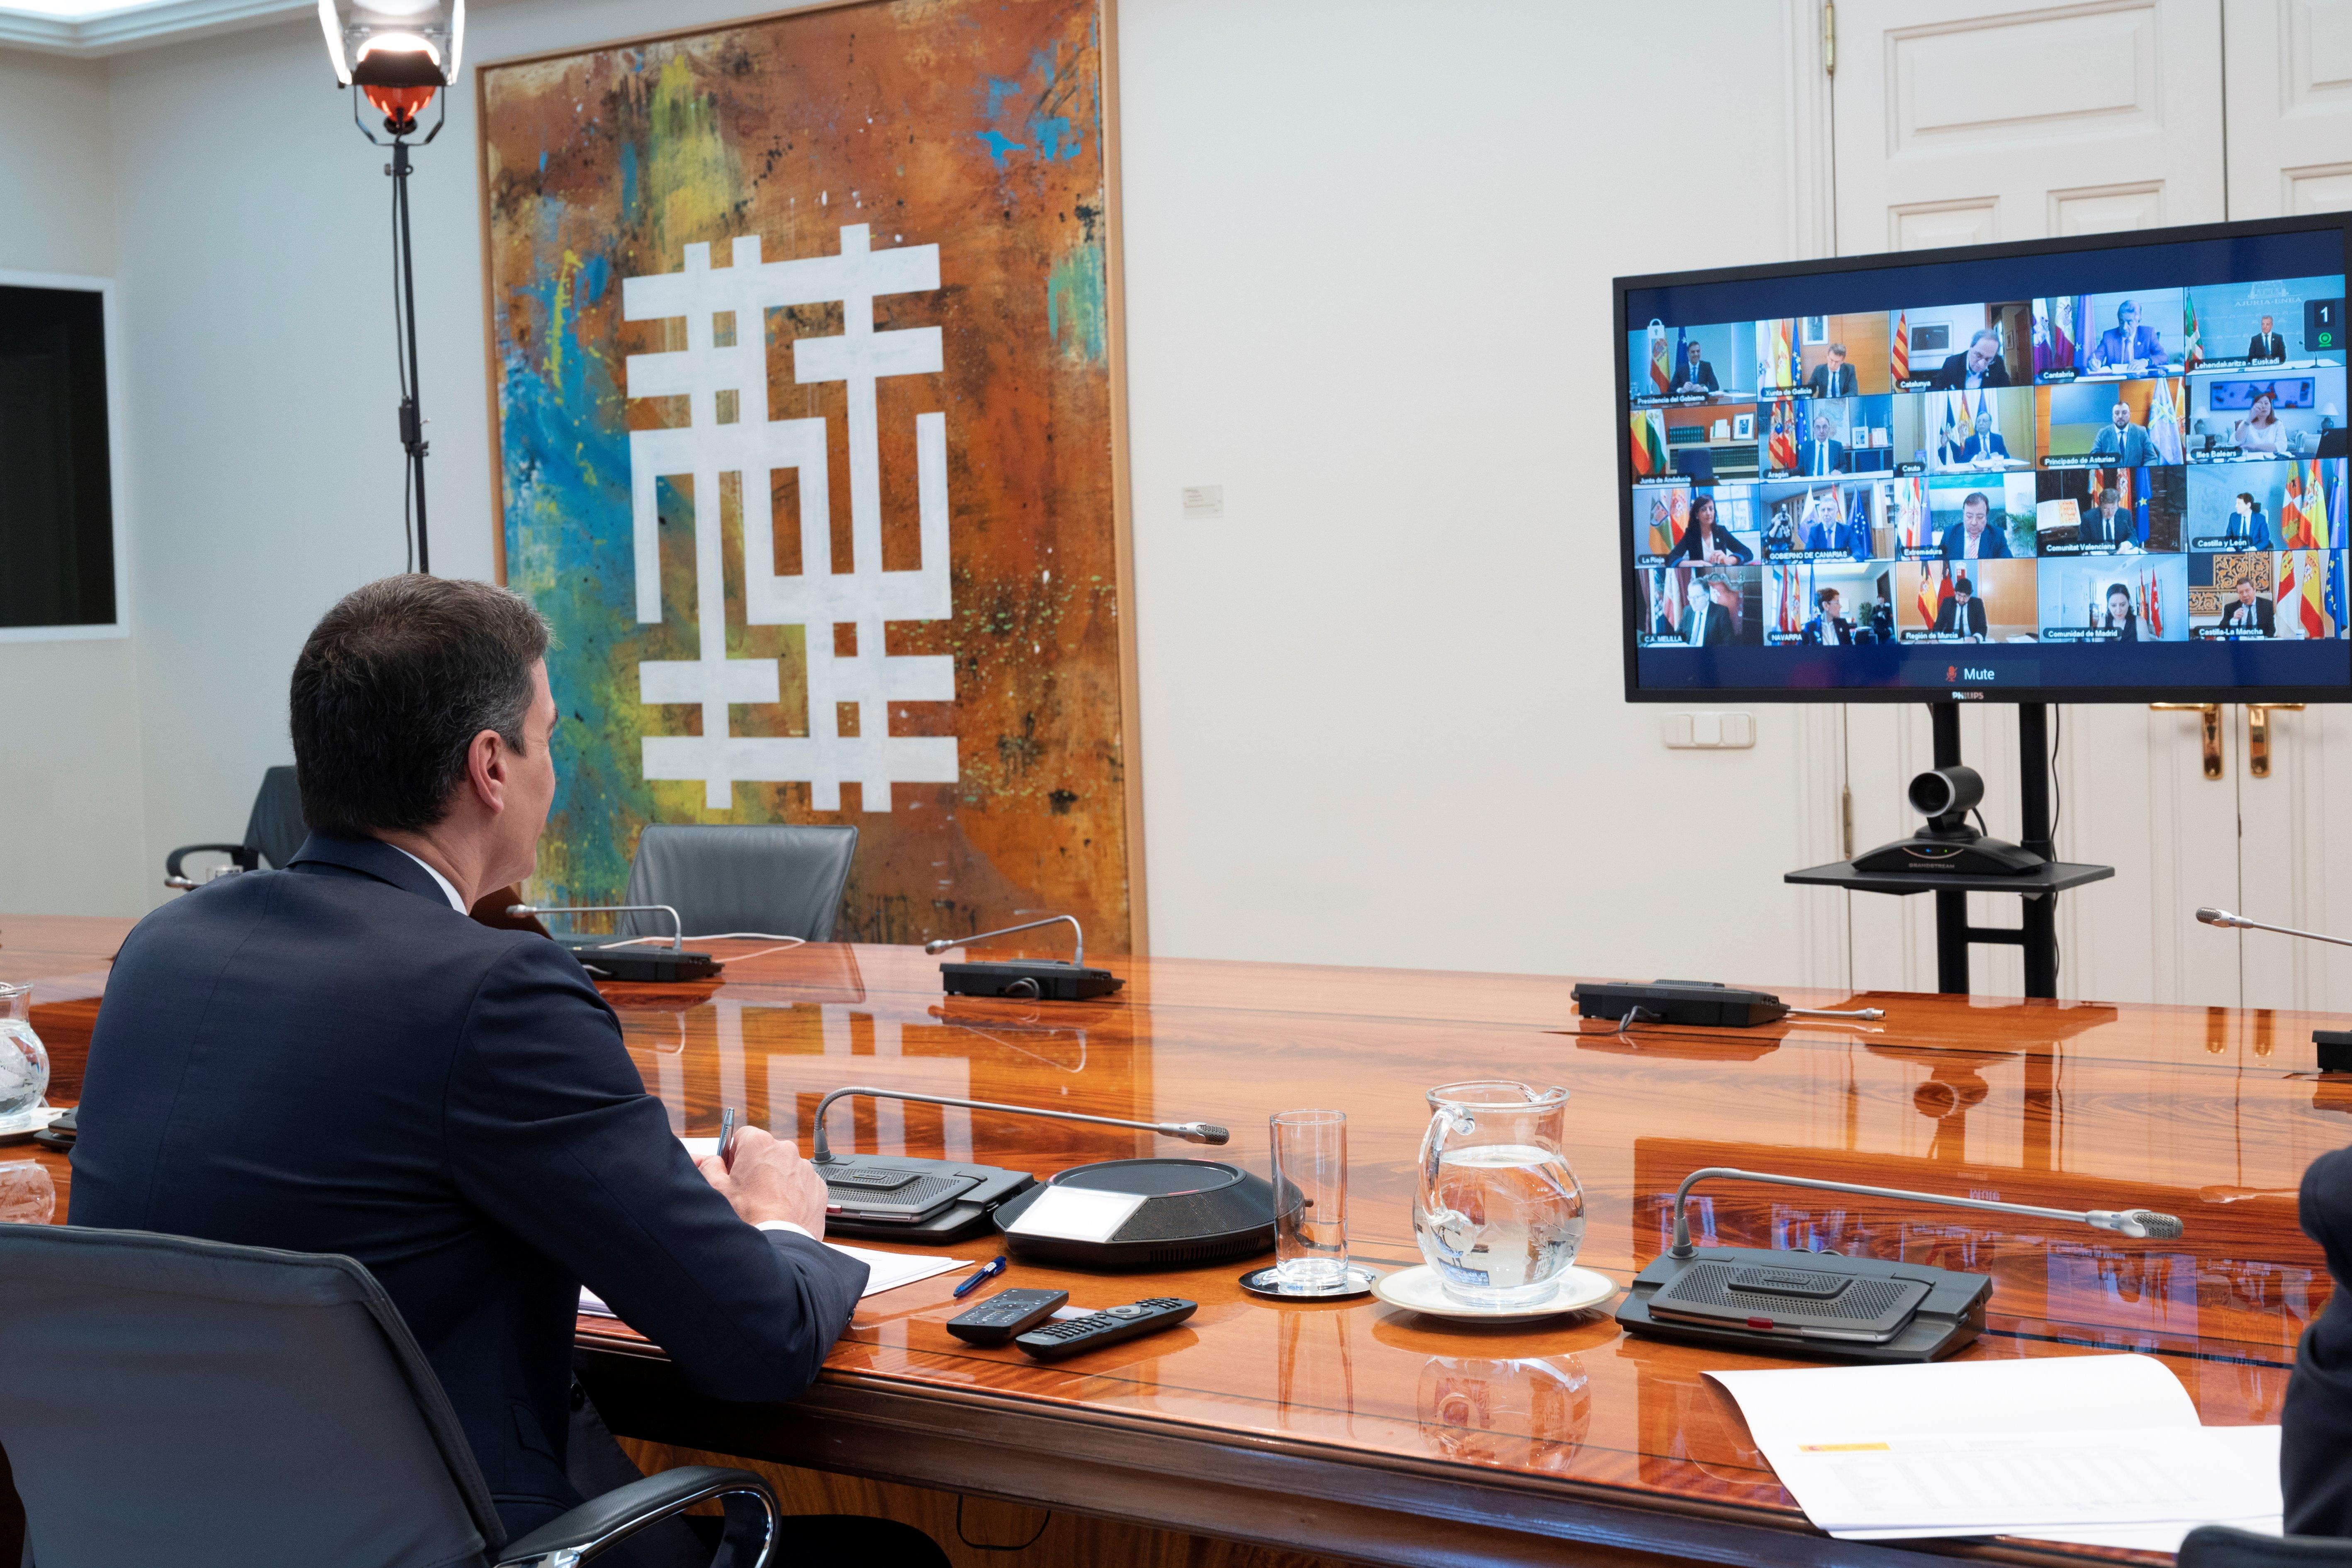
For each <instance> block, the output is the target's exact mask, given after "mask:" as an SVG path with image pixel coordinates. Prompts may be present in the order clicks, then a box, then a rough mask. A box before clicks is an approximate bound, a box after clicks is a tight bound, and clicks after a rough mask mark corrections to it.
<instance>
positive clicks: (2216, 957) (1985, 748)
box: [1832, 0, 2242, 1004]
mask: <svg viewBox="0 0 2352 1568" xmlns="http://www.w3.org/2000/svg"><path fill="white" fill-rule="evenodd" d="M1991 9H1992V8H1991V7H1990V5H1987V4H1986V0H1838V5H1837V9H1836V28H1837V56H1836V70H1835V74H1834V76H1833V77H1832V114H1833V121H1834V129H1833V139H1834V142H1835V146H1836V155H1837V165H1836V168H1837V173H1836V207H1837V241H1838V249H1839V250H1840V252H1841V253H1843V254H1861V253H1867V252H1872V251H1879V250H1916V249H1922V248H1929V247H1937V246H1946V245H1976V244H1986V243H1991V242H1996V241H2001V240H2017V239H2033V238H2040V237H2047V236H2052V235H2063V234H2089V233H2097V232H2103V231H2107V230H2114V229H2129V228H2148V227H2156V226H2162V225H2167V224H2184V223H2208V222H2213V221H2217V220H2219V219H2221V217H2223V216H2225V210H2224V200H2223V190H2224V171H2223V154H2222V134H2221V132H2222V125H2221V63H2220V60H2221V5H2220V3H2219V0H2137V3H2126V4H2107V5H2096V4H2094V5H2081V4H2074V5H2022V6H2020V5H2005V6H2003V7H2001V8H2000V12H1999V14H1998V15H1987V14H1986V13H1987V12H1989V11H1990V10H1991ZM2225 719H2227V720H2229V721H2234V719H2235V714H2234V712H2233V711H2230V710H2225ZM2052 721H2053V730H2054V731H2056V735H2055V741H2056V744H2055V751H2056V753H2057V763H2056V769H2055V773H2054V780H2053V783H2054V787H2055V790H2056V793H2057V797H2058V801H2059V804H2060V813H2059V819H2058V832H2057V843H2058V850H2059V853H2060V855H2061V856H2062V857H2063V858H2066V859H2069V860H2087V861H2095V862H2101V863H2104V864H2107V865H2111V866H2114V867H2115V868H2116V877H2115V879H2113V880H2112V881H2107V882H2101V883H2097V884H2095V885H2093V886H2092V887H2090V888H2087V889H2083V890H2081V891H2079V892H2074V893H2068V894H2065V895H2063V897H2062V898H2061V899H2060V900H2059V917H2058V940H2059V945H2060V966H2059V977H2058V984H2059V992H2060V994H2062V995H2070V996H2091V997H2098V998H2103V999H2106V1000H2114V1001H2153V1002H2192V1003H2211V1004H2221V1003H2235V1002H2236V1001H2237V1000H2238V997H2239V971H2238V950H2237V946H2236V944H2235V942H2232V941H2231V938H2230V937H2229V936H2227V935H2225V934H2223V933H2222V932H2221V931H2216V930H2214V929H2212V928H2210V927H2206V926H2200V925H2198V924H2197V923H2196V921H2195V920H2194V919H2193V917H2192V910H2194V908H2195V906H2196V905H2197V904H2199V903H2223V902H2226V901H2227V899H2228V898H2229V897H2231V896H2234V895H2235V893H2236V890H2237V881H2238V849H2237V843H2238V831H2237V816H2238V813H2237V793H2236V792H2237V787H2238V780H2239V776H2240V774H2241V773H2242V770H2241V769H2239V768H2237V767H2234V766H2232V767H2230V768H2228V769H2226V770H2225V771H2224V774H2223V776H2222V777H2221V779H2219V780H2212V779H2208V778H2207V777H2206V776H2205V771H2204V768H2203V765H2202V760H2201V747H2200V743H2199V742H2200V717H2199V715H2196V714H2193V713H2185V714H2184V713H2163V712H2151V711H2149V710H2147V709H2146V708H2145V707H2140V706H2078V707H2074V708H2069V709H2066V710H2063V712H2059V711H2053V714H2052ZM1961 731H1962V747H1963V752H1964V753H1965V755H1966V757H1967V759H1968V761H1969V763H1971V764H1972V765H1974V766H1976V767H1977V768H1978V769H1979V772H1981V773H1984V775H1985V784H1986V811H1985V816H1986V819H1987V822H1988V825H1989V826H1990V828H1991V830H1992V832H1993V833H1994V834H1995V835H1996V836H1997V837H2004V838H2014V837H2017V834H2018V826H2019V825H2018V818H2017V810H2018V806H2017V783H2018V777H2019V773H2018V765H2019V759H2018V756H2017V728H2016V715H2015V711H2014V710H2012V709H2011V708H2009V707H2006V706H1995V705H1992V704H1986V705H1984V706H1983V707H1981V708H1976V707H1971V708H1968V709H1964V710H1963V713H1962V726H1961ZM1846 737H1847V752H1846V760H1847V777H1848V780H1849V788H1850V789H1851V790H1852V792H1853V844H1854V847H1855V848H1856V849H1858V850H1859V849H1864V848H1867V847H1870V846H1871V845H1874V844H1878V843H1883V842H1885V841H1886V840H1888V839H1891V838H1896V837H1902V836H1904V835H1906V834H1907V833H1909V832H1910V831H1911V829H1912V828H1913V826H1915V825H1916V818H1915V817H1914V816H1913V815H1912V813H1911V811H1910V808H1909V806H1908V805H1907V804H1906V802H1905V800H1904V795H1903V786H1904V784H1905V782H1906V780H1907V779H1908V778H1909V776H1910V774H1911V773H1913V772H1915V771H1916V770H1918V769H1922V768H1925V767H1927V766H1928V765H1929V761H1930V752H1929V746H1928V740H1927V716H1926V714H1925V712H1924V711H1922V710H1921V709H1920V708H1919V707H1917V706H1913V705H1908V704H1905V705H1869V706H1864V705H1859V704H1857V705H1854V706H1853V707H1851V708H1850V709H1849V710H1848V714H1847V721H1846ZM1850 897H1851V898H1852V900H1853V907H1852V911H1851V917H1850V919H1851V928H1852V930H1853V954H1854V984H1856V986H1858V987H1870V986H1884V987H1895V988H1901V989H1906V990H1933V989H1934V988H1935V984H1936V962H1935V941H1934V931H1935V910H1934V907H1933V905H1932V903H1931V902H1930V901H1929V900H1927V897H1926V896H1925V895H1922V896H1920V897H1917V898H1912V899H1905V900H1888V899H1885V898H1880V897H1876V896H1873V895H1865V894H1853V895H1850ZM1969 901H1970V905H1971V908H1970V910H1969V918H1970V920H1971V921H1972V922H1973V923H1976V924H1979V925H1988V926H1994V925H1998V926H2014V925H2016V924H2017V923H2018V919H2019V910H2018V900H2016V899H2014V898H2012V897H2007V896H1995V895H1978V896H1974V897H1972V898H1971V899H1970V900H1969ZM1972 975H1973V984H1974V988H1975V989H1977V990H1979V991H1986V992H2006V993H2008V994H2019V993H2021V992H2022V990H2023V989H2024V983H2023V982H2024V977H2023V968H2022V965H2021V962H2020V957H2019V954H2018V953H2017V952H2016V950H2014V949H2010V948H1987V947H1980V948H1978V949H1976V950H1975V952H1974V953H1973V955H1972Z"/></svg>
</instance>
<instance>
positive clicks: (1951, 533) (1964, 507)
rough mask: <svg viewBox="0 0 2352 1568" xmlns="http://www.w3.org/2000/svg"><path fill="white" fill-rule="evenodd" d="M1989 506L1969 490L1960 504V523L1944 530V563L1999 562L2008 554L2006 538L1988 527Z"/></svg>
mask: <svg viewBox="0 0 2352 1568" xmlns="http://www.w3.org/2000/svg"><path fill="white" fill-rule="evenodd" d="M1991 521H1992V502H1991V501H1990V500H1988V499H1987V498H1986V496H1985V493H1984V491H1982V490H1970V491H1969V494H1968V499H1967V500H1963V501H1961V502H1960V521H1958V522H1956V523H1954V524H1952V526H1951V527H1949V528H1948V529H1946V530H1944V548H1943V555H1944V559H1945V560H1947V561H1999V560H2000V559H2002V558H2003V557H2005V556H2007V555H2008V554H2009V536H2008V535H2007V534H2006V533H2004V532H2003V531H2001V530H2000V529H1997V528H1994V527H1992V526H1991Z"/></svg>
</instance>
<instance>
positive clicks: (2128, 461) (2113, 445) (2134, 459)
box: [2091, 398, 2164, 468]
mask: <svg viewBox="0 0 2352 1568" xmlns="http://www.w3.org/2000/svg"><path fill="white" fill-rule="evenodd" d="M2091 455H2092V456H2093V457H2095V458H2116V459H2118V461H2117V465H2116V466H2117V467H2119V468H2147V466H2148V465H2149V464H2150V463H2160V462H2162V461H2163V460H2164V459H2163V458H2159V457H2158V456H2157V452H2156V443H2155V442H2154V441H2151V440H2149V439H2148V436H2147V426H2145V425H2135V424H2133V423H2132V411H2131V405H2130V404H2128V403H2126V402H2124V401H2123V400H2122V399H2121V398H2117V399H2116V405H2115V406H2114V407H2113V408H2111V409H2109V410H2108V411H2107V422H2106V423H2105V425H2102V426H2099V438H2098V439H2097V440H2095V441H2094V442H2092V443H2091Z"/></svg>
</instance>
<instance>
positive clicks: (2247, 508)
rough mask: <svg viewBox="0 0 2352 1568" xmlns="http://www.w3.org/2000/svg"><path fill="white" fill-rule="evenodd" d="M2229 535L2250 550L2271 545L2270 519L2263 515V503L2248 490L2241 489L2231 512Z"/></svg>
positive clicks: (2231, 539) (2267, 547) (2233, 540)
mask: <svg viewBox="0 0 2352 1568" xmlns="http://www.w3.org/2000/svg"><path fill="white" fill-rule="evenodd" d="M2227 537H2228V538H2229V540H2230V541H2231V543H2233V544H2239V545H2242V547H2243V548H2245V549H2248V550H2268V549H2269V548H2270V547H2271V524H2270V519H2268V518H2266V517H2264V516H2263V503H2262V502H2260V501H2258V500H2255V499H2254V498H2253V494H2252V492H2251V491H2248V490H2240V491H2239V492H2238V499H2237V501H2236V503H2235V504H2234V506H2233V508H2232V510H2231V513H2230V527H2229V531H2228V534H2227Z"/></svg>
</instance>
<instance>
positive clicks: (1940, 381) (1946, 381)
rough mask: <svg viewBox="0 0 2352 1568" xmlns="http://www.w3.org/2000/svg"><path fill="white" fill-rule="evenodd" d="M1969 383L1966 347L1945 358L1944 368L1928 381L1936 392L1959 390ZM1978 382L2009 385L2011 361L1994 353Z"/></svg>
mask: <svg viewBox="0 0 2352 1568" xmlns="http://www.w3.org/2000/svg"><path fill="white" fill-rule="evenodd" d="M1968 384H1969V353H1968V351H1967V350H1966V349H1962V350H1961V351H1960V352H1959V353H1956V354H1954V355H1952V356H1951V357H1950V358H1948V359H1947V360H1945V361H1944V365H1943V368H1942V369H1941V370H1938V371H1937V373H1936V374H1935V375H1934V377H1933V378H1931V379H1930V380H1929V381H1928V383H1927V386H1928V389H1929V390H1930V391H1934V392H1958V391H1960V390H1962V389H1963V388H1965V387H1966V386H1967V385H1968ZM1977 384H1978V385H1979V386H2007V385H2008V384H2009V362H2008V361H2007V360H2004V359H2002V358H2001V357H2000V355H1999V354H1995V355H1993V356H1992V363H1990V364H1989V365H1987V366H1985V373H1984V375H1983V376H1982V378H1980V379H1979V381H1978V383H1977Z"/></svg>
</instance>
